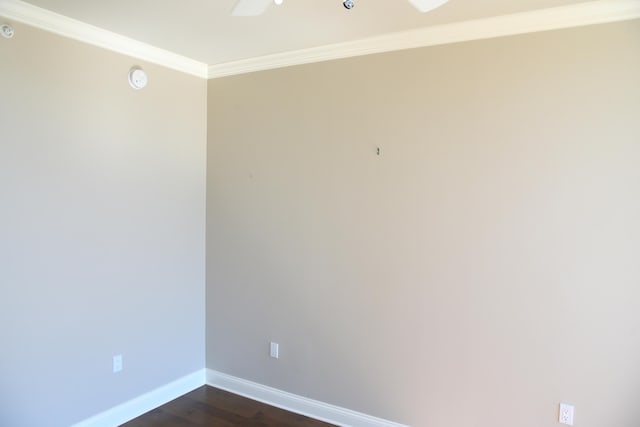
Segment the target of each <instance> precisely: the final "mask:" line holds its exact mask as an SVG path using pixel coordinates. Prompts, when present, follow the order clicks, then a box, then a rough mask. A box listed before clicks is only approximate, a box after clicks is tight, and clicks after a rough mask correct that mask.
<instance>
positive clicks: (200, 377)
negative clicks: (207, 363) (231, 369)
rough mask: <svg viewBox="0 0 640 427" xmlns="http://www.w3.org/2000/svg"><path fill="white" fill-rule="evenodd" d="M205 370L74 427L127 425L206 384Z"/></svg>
mask: <svg viewBox="0 0 640 427" xmlns="http://www.w3.org/2000/svg"><path fill="white" fill-rule="evenodd" d="M205 378H206V376H205V370H204V369H200V370H198V371H196V372H194V373H192V374H189V375H186V376H184V377H182V378H179V379H177V380H175V381H172V382H170V383H169V384H166V385H164V386H161V387H158V388H157V389H155V390H152V391H150V392H148V393H145V394H143V395H142V396H139V397H136V398H134V399H131V400H129V401H127V402H124V403H122V404H120V405H118V406H115V407H113V408H111V409H108V410H106V411H104V412H101V413H100V414H97V415H95V416H93V417H91V418H88V419H86V420H84V421H81V422H79V423H78V424H75V425H73V426H72V427H113V426H119V425H121V424H124V423H126V422H127V421H130V420H132V419H134V418H137V417H139V416H140V415H142V414H145V413H147V412H149V411H151V410H152V409H155V408H157V407H158V406H162V405H164V404H165V403H167V402H170V401H172V400H173V399H176V398H178V397H180V396H182V395H183V394H186V393H189V392H190V391H192V390H195V389H196V388H198V387H201V386H203V385H204V384H205Z"/></svg>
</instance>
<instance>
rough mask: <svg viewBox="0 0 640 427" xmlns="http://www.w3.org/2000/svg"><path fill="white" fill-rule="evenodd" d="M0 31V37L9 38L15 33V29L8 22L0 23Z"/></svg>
mask: <svg viewBox="0 0 640 427" xmlns="http://www.w3.org/2000/svg"><path fill="white" fill-rule="evenodd" d="M0 33H2V37H4V38H6V39H10V38H11V37H13V35H14V34H15V30H14V29H13V27H12V26H11V25H9V24H2V25H0Z"/></svg>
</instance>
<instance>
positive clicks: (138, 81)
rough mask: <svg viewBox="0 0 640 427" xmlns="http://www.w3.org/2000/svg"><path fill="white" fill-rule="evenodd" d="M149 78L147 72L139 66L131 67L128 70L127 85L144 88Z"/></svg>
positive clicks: (136, 88) (137, 88)
mask: <svg viewBox="0 0 640 427" xmlns="http://www.w3.org/2000/svg"><path fill="white" fill-rule="evenodd" d="M148 82H149V79H148V77H147V73H145V72H144V70H143V69H142V68H140V67H133V68H131V69H130V70H129V85H131V87H132V88H134V89H135V90H139V89H142V88H144V87H145V86H146V85H147V83H148Z"/></svg>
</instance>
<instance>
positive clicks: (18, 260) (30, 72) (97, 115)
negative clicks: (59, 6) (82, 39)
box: [0, 25, 207, 427]
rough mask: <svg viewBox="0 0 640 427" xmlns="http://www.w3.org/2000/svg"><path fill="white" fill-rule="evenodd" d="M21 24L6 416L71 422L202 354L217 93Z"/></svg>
mask: <svg viewBox="0 0 640 427" xmlns="http://www.w3.org/2000/svg"><path fill="white" fill-rule="evenodd" d="M15 29H16V34H15V37H14V38H13V39H10V40H7V39H4V38H0V58H2V61H1V62H2V65H1V66H0V204H1V208H0V343H2V344H1V350H0V378H1V380H0V425H2V426H11V427H19V426H29V427H33V426H48V427H58V426H69V425H71V424H73V423H75V422H78V421H81V420H83V419H85V418H87V417H89V416H92V415H95V414H97V413H99V412H101V411H103V410H106V409H108V408H110V407H112V406H114V405H116V404H119V403H122V402H125V401H127V400H129V399H131V398H133V397H137V396H139V395H141V394H143V393H145V392H148V391H150V390H152V389H154V388H155V387H158V386H161V385H164V384H166V383H168V382H170V381H172V380H175V379H177V378H180V377H182V376H183V375H186V374H189V373H191V372H194V371H196V370H198V369H201V368H202V366H203V364H204V292H205V289H204V250H205V246H204V236H205V235H204V228H205V175H206V90H207V88H206V81H205V80H202V79H197V78H194V77H190V76H187V75H183V74H180V73H178V72H174V71H170V70H167V69H163V68H161V67H157V66H153V65H149V64H140V63H138V62H137V61H135V60H133V59H131V58H128V57H125V56H121V55H118V54H114V53H111V52H108V51H103V50H101V49H98V48H95V47H90V46H87V45H84V44H82V43H78V42H75V41H71V40H66V39H63V38H60V37H57V36H53V35H51V34H47V33H44V32H41V31H37V30H34V29H31V28H28V27H25V26H22V25H15ZM133 65H141V66H143V67H144V69H145V70H146V71H147V72H148V75H149V84H148V86H147V88H146V89H144V90H141V91H134V90H133V89H131V88H130V87H129V85H128V82H127V72H128V70H129V68H130V67H131V66H133ZM114 354H122V355H123V357H124V370H123V371H122V372H121V373H119V374H117V375H114V374H113V373H112V372H111V369H112V366H111V364H112V359H111V358H112V356H113V355H114Z"/></svg>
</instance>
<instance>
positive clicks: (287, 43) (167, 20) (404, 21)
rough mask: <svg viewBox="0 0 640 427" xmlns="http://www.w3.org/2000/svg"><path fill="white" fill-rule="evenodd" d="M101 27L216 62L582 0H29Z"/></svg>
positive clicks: (200, 60) (213, 63)
mask: <svg viewBox="0 0 640 427" xmlns="http://www.w3.org/2000/svg"><path fill="white" fill-rule="evenodd" d="M0 1H2V0H0ZM28 3H30V4H32V5H35V6H38V7H41V8H44V9H47V10H50V11H53V12H56V13H59V14H62V15H65V16H67V17H69V18H73V19H75V20H79V21H82V22H84V23H88V24H91V25H94V26H97V27H100V28H102V29H105V30H109V31H111V32H114V33H117V34H120V35H123V36H126V37H129V38H132V39H135V40H138V41H141V42H144V43H147V44H150V45H152V46H155V47H158V48H162V49H165V50H168V51H170V52H173V53H176V54H179V55H182V56H185V57H188V58H191V59H194V60H196V61H199V62H201V63H205V64H209V65H216V64H223V63H229V62H234V61H238V60H241V59H248V58H255V57H260V56H264V55H271V54H276V53H282V52H289V51H295V50H300V49H307V48H313V47H318V46H324V45H328V44H334V43H341V42H350V41H355V40H359V39H363V38H369V37H373V36H378V35H384V34H389V33H396V32H401V31H406V30H412V29H418V28H426V27H431V26H437V25H443V24H452V23H457V22H463V21H469V20H473V19H480V18H488V17H493V16H500V15H507V14H513V13H520V12H530V11H534V10H539V9H545V8H550V7H557V6H566V5H570V4H576V3H585V0H482V1H479V0H450V1H449V3H447V4H445V5H444V6H442V7H440V8H438V9H436V10H434V11H431V12H429V13H426V14H421V13H419V12H418V11H417V10H416V9H414V8H413V7H412V6H411V5H410V4H409V3H408V2H407V1H405V0H356V7H355V8H354V9H352V10H346V9H345V8H344V7H342V0H285V1H284V4H283V5H282V6H275V5H272V6H271V7H270V8H269V9H268V10H267V13H266V14H264V15H262V16H259V17H233V16H231V15H230V11H231V10H232V8H233V6H234V4H235V0H186V1H185V0H108V1H104V0H101V1H98V0H29V1H28Z"/></svg>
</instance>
